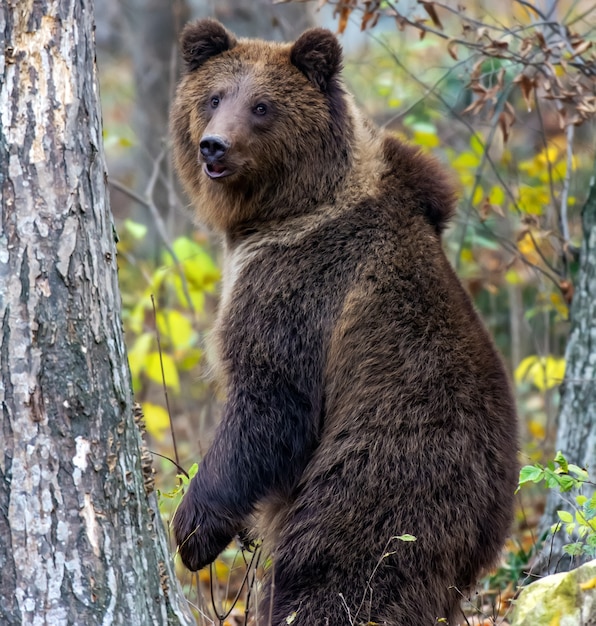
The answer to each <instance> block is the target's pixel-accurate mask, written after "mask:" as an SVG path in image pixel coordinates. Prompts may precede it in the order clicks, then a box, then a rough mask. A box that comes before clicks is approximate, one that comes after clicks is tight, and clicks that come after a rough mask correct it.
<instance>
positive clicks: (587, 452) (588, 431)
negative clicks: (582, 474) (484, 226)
mask: <svg viewBox="0 0 596 626" xmlns="http://www.w3.org/2000/svg"><path fill="white" fill-rule="evenodd" d="M595 165H596V162H595ZM582 219H583V241H582V247H581V252H580V266H579V273H578V277H577V281H576V285H575V294H574V296H573V303H572V306H571V332H570V335H569V340H568V343H567V350H566V354H565V361H566V364H567V365H566V371H565V381H564V383H563V386H562V394H561V405H560V409H559V423H558V430H557V443H556V449H557V450H561V452H562V453H563V454H564V455H565V457H566V458H567V460H568V461H569V462H570V463H575V464H576V465H579V466H581V467H585V468H587V469H588V470H589V472H590V479H591V481H592V482H593V483H596V427H595V425H596V380H595V379H596V374H595V367H596V167H595V169H594V175H593V177H592V180H591V184H590V193H589V195H588V199H587V200H586V204H585V205H584V207H583V211H582ZM586 495H588V496H589V495H590V494H589V493H586ZM563 509H565V510H570V507H569V506H567V505H566V504H565V503H564V502H563V500H562V499H561V497H560V495H559V494H558V493H557V492H555V491H552V490H551V491H550V492H549V494H548V500H547V504H546V510H545V513H544V516H543V518H542V524H541V526H542V529H543V531H546V530H548V529H549V528H550V527H551V525H552V524H555V523H557V522H558V521H559V518H558V516H557V511H558V510H563ZM570 541H571V540H570V539H569V537H568V536H567V535H566V534H565V533H564V532H559V533H557V534H556V535H555V536H554V537H551V536H549V537H548V539H547V544H546V546H545V549H544V554H543V559H542V564H541V569H542V570H543V572H544V573H546V572H552V571H553V570H559V571H560V570H568V569H570V568H571V567H572V566H573V565H579V564H580V562H581V561H580V560H577V561H576V562H575V563H573V562H572V561H571V557H570V556H569V555H568V554H566V553H565V552H564V551H563V546H564V545H565V544H567V543H570Z"/></svg>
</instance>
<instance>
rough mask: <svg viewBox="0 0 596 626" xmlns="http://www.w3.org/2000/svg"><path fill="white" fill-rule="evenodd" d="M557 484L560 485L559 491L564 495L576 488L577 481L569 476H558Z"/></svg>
mask: <svg viewBox="0 0 596 626" xmlns="http://www.w3.org/2000/svg"><path fill="white" fill-rule="evenodd" d="M557 483H558V484H559V489H560V490H561V491H562V492H563V493H565V492H567V491H571V490H572V489H573V488H574V487H575V486H576V483H575V480H574V479H573V478H572V477H571V476H568V475H567V474H563V475H561V476H557Z"/></svg>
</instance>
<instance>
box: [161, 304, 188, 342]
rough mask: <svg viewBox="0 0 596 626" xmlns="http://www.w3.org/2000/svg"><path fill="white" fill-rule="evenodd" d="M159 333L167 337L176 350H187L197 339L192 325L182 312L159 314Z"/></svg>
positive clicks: (174, 311) (171, 311)
mask: <svg viewBox="0 0 596 626" xmlns="http://www.w3.org/2000/svg"><path fill="white" fill-rule="evenodd" d="M157 327H158V329H159V332H160V333H161V334H162V335H163V336H164V337H167V338H168V339H169V340H170V341H171V342H172V345H173V346H174V348H175V349H176V350H178V349H181V348H187V347H188V346H189V345H190V344H191V341H192V340H193V339H194V337H195V332H194V330H193V327H192V324H191V323H190V321H189V320H188V318H187V317H185V316H184V315H182V313H180V311H176V310H172V309H170V310H165V311H160V312H159V313H158V314H157Z"/></svg>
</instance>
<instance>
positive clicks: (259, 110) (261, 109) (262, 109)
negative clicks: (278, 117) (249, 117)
mask: <svg viewBox="0 0 596 626" xmlns="http://www.w3.org/2000/svg"><path fill="white" fill-rule="evenodd" d="M254 112H255V113H256V114H257V115H265V113H267V105H266V104H263V103H262V102H259V104H257V106H256V107H255V108H254Z"/></svg>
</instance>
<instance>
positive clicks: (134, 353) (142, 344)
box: [128, 333, 153, 377]
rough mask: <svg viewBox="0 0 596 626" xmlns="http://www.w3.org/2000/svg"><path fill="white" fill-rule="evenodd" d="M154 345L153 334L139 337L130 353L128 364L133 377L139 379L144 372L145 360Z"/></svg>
mask: <svg viewBox="0 0 596 626" xmlns="http://www.w3.org/2000/svg"><path fill="white" fill-rule="evenodd" d="M152 344H153V335H152V334H151V333H143V334H142V335H139V336H138V337H137V338H136V339H135V341H134V343H133V344H132V347H131V349H130V350H129V351H128V364H129V367H130V373H131V375H132V376H133V377H137V376H139V375H140V373H141V372H142V371H143V368H144V366H145V359H146V358H147V355H148V354H149V350H151V346H152Z"/></svg>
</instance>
